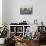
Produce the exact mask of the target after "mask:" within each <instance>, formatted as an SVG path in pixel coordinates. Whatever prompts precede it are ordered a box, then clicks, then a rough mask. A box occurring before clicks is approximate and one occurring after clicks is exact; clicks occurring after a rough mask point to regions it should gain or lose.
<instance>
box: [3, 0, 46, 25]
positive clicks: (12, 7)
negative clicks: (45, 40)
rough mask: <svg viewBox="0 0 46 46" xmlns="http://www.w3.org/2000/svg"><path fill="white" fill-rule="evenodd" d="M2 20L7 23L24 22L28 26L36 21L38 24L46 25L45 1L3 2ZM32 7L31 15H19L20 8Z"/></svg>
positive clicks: (17, 0)
mask: <svg viewBox="0 0 46 46" xmlns="http://www.w3.org/2000/svg"><path fill="white" fill-rule="evenodd" d="M3 2H4V4H3V5H4V6H3V7H4V12H3V13H4V14H3V15H4V16H5V17H4V16H3V18H4V19H3V20H4V21H6V22H7V23H12V22H21V21H23V20H26V21H27V22H28V23H29V24H31V23H34V19H37V21H38V24H40V22H41V21H43V22H44V25H46V0H4V1H3ZM22 6H33V14H32V15H20V7H22Z"/></svg>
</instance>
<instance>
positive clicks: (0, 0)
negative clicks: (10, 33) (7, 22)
mask: <svg viewBox="0 0 46 46" xmlns="http://www.w3.org/2000/svg"><path fill="white" fill-rule="evenodd" d="M0 27H2V0H0Z"/></svg>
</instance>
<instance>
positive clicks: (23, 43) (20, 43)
mask: <svg viewBox="0 0 46 46" xmlns="http://www.w3.org/2000/svg"><path fill="white" fill-rule="evenodd" d="M14 41H16V46H31V45H32V42H31V41H32V40H27V39H22V40H14Z"/></svg>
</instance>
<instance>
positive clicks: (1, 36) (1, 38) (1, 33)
mask: <svg viewBox="0 0 46 46" xmlns="http://www.w3.org/2000/svg"><path fill="white" fill-rule="evenodd" d="M7 33H8V29H7V24H6V23H5V24H4V25H3V31H0V44H4V40H5V38H6V37H7Z"/></svg>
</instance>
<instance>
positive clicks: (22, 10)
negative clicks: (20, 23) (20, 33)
mask: <svg viewBox="0 0 46 46" xmlns="http://www.w3.org/2000/svg"><path fill="white" fill-rule="evenodd" d="M32 12H33V8H20V14H22V15H24V14H26V15H28V14H32Z"/></svg>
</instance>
